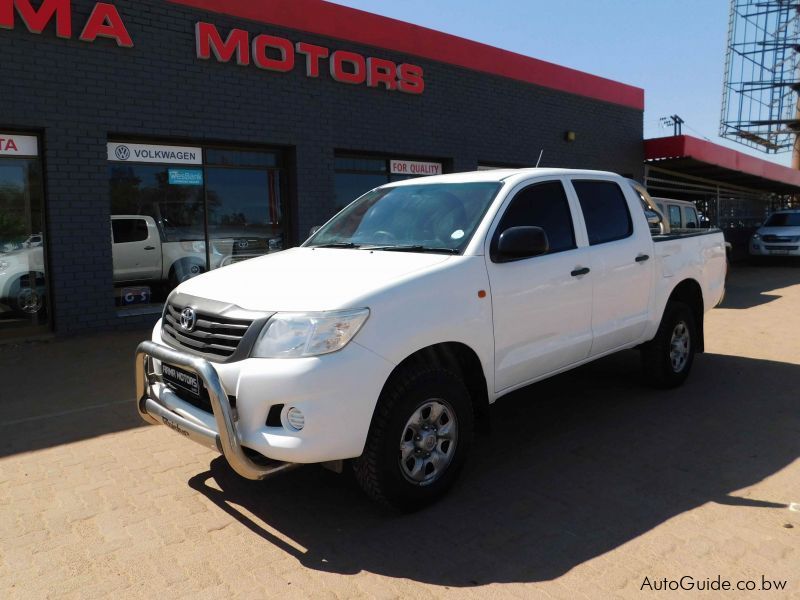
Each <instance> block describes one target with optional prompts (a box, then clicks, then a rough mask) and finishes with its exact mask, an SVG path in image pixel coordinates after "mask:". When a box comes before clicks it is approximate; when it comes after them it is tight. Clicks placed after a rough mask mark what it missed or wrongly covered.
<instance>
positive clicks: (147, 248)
mask: <svg viewBox="0 0 800 600" xmlns="http://www.w3.org/2000/svg"><path fill="white" fill-rule="evenodd" d="M144 249H145V250H155V249H156V247H155V246H145V247H144Z"/></svg>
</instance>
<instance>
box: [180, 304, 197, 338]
mask: <svg viewBox="0 0 800 600" xmlns="http://www.w3.org/2000/svg"><path fill="white" fill-rule="evenodd" d="M195 325H197V313H195V312H194V309H193V308H192V307H191V306H187V307H186V308H184V309H183V310H182V311H181V329H183V330H184V331H189V332H191V331H194V326H195Z"/></svg>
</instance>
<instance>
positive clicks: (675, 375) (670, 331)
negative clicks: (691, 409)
mask: <svg viewBox="0 0 800 600" xmlns="http://www.w3.org/2000/svg"><path fill="white" fill-rule="evenodd" d="M697 342H698V339H697V327H696V324H695V320H694V315H693V314H692V311H691V309H690V308H689V306H688V305H686V304H684V303H683V302H669V303H668V304H667V307H666V309H665V310H664V316H663V318H662V319H661V325H659V327H658V332H657V333H656V337H655V338H653V339H652V340H651V341H650V342H648V343H647V344H645V345H644V346H643V347H642V365H643V368H644V373H645V377H646V378H647V381H648V383H650V384H652V385H653V386H655V387H658V388H664V389H669V388H674V387H677V386H679V385H681V384H682V383H683V382H684V381H686V378H687V377H688V376H689V372H690V371H691V370H692V364H693V363H694V355H695V353H696V348H697Z"/></svg>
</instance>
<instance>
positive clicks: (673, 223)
mask: <svg viewBox="0 0 800 600" xmlns="http://www.w3.org/2000/svg"><path fill="white" fill-rule="evenodd" d="M669 226H670V227H672V228H673V229H680V228H681V207H680V206H670V207H669Z"/></svg>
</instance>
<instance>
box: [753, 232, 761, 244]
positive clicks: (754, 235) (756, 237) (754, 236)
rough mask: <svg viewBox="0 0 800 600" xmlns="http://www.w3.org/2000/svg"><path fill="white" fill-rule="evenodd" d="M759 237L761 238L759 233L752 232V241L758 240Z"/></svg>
mask: <svg viewBox="0 0 800 600" xmlns="http://www.w3.org/2000/svg"><path fill="white" fill-rule="evenodd" d="M760 239H761V236H760V235H759V234H757V233H754V234H753V241H754V242H757V241H758V240H760Z"/></svg>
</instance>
